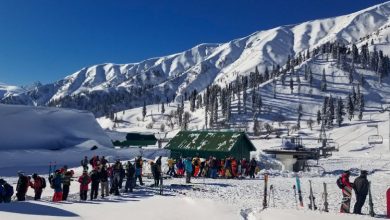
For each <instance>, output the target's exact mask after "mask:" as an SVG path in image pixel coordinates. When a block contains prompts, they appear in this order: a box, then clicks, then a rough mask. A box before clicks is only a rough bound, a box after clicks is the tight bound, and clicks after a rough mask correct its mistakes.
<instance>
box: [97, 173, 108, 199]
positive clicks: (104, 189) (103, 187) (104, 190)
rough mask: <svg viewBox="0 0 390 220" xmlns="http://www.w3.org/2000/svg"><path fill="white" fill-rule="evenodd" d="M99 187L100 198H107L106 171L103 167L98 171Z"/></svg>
mask: <svg viewBox="0 0 390 220" xmlns="http://www.w3.org/2000/svg"><path fill="white" fill-rule="evenodd" d="M99 175H100V187H101V197H102V199H104V196H108V195H109V192H108V171H107V169H106V167H105V166H103V168H102V169H101V170H100V172H99Z"/></svg>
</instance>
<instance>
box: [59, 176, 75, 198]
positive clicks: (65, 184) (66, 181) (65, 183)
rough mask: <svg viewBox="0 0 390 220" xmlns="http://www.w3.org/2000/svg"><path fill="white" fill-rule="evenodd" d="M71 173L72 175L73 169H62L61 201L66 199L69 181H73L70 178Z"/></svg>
mask: <svg viewBox="0 0 390 220" xmlns="http://www.w3.org/2000/svg"><path fill="white" fill-rule="evenodd" d="M73 175H74V171H73V170H70V171H68V170H65V171H64V176H63V179H62V183H63V189H62V200H63V201H66V200H67V199H68V195H69V188H70V183H71V181H73V180H72V178H73Z"/></svg>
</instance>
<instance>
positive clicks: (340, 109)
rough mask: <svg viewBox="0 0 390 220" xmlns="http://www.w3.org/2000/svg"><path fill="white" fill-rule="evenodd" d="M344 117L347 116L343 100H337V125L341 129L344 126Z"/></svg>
mask: <svg viewBox="0 0 390 220" xmlns="http://www.w3.org/2000/svg"><path fill="white" fill-rule="evenodd" d="M344 115H345V112H344V103H343V100H342V99H341V98H338V99H337V109H336V121H337V125H338V126H339V127H341V125H342V124H343V120H344V119H343V117H344Z"/></svg>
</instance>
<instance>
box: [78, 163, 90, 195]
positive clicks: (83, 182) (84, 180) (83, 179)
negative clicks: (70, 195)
mask: <svg viewBox="0 0 390 220" xmlns="http://www.w3.org/2000/svg"><path fill="white" fill-rule="evenodd" d="M78 182H79V183H80V200H83V201H85V200H87V194H88V185H89V183H90V182H91V177H89V176H88V172H87V171H86V170H84V171H83V175H82V176H80V177H79V180H78Z"/></svg>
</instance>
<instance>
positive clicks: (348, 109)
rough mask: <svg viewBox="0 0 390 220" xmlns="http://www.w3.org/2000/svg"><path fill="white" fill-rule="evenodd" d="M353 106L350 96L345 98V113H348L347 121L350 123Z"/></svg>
mask: <svg viewBox="0 0 390 220" xmlns="http://www.w3.org/2000/svg"><path fill="white" fill-rule="evenodd" d="M354 111H355V106H354V105H353V100H352V96H351V95H350V94H349V95H348V98H347V112H348V119H349V120H350V121H351V120H352V118H353V115H354Z"/></svg>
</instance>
